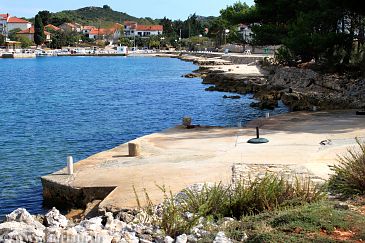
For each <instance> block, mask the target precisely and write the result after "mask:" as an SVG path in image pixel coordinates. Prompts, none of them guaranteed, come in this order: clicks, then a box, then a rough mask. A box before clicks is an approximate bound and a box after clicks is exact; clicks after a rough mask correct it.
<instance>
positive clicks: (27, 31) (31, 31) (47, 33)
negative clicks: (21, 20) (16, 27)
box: [17, 27, 51, 35]
mask: <svg viewBox="0 0 365 243" xmlns="http://www.w3.org/2000/svg"><path fill="white" fill-rule="evenodd" d="M17 34H34V27H30V28H28V29H26V30H22V31H19V32H17ZM44 34H45V35H50V34H51V33H49V32H47V31H44Z"/></svg>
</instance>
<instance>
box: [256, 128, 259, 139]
mask: <svg viewBox="0 0 365 243" xmlns="http://www.w3.org/2000/svg"><path fill="white" fill-rule="evenodd" d="M256 138H260V128H259V127H256Z"/></svg>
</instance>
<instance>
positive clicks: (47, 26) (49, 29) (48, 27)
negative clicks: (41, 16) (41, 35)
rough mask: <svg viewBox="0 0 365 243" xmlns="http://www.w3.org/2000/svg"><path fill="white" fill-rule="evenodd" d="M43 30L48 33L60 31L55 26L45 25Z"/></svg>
mask: <svg viewBox="0 0 365 243" xmlns="http://www.w3.org/2000/svg"><path fill="white" fill-rule="evenodd" d="M44 29H45V30H48V31H59V30H61V28H58V27H57V26H54V25H53V24H47V25H46V26H44Z"/></svg>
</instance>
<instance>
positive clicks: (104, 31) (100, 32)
mask: <svg viewBox="0 0 365 243" xmlns="http://www.w3.org/2000/svg"><path fill="white" fill-rule="evenodd" d="M113 33H114V29H102V28H100V29H92V30H91V31H90V35H109V34H113Z"/></svg>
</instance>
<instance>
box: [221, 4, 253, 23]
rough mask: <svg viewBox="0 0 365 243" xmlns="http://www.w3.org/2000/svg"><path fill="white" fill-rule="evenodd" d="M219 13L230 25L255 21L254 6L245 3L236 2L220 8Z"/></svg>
mask: <svg viewBox="0 0 365 243" xmlns="http://www.w3.org/2000/svg"><path fill="white" fill-rule="evenodd" d="M220 14H221V18H222V19H224V20H225V21H227V22H228V23H230V25H238V24H241V23H247V22H249V23H252V22H254V21H255V7H250V6H248V5H247V4H246V3H241V2H237V3H235V4H233V5H232V6H228V7H227V8H225V9H222V10H221V11H220Z"/></svg>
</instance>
